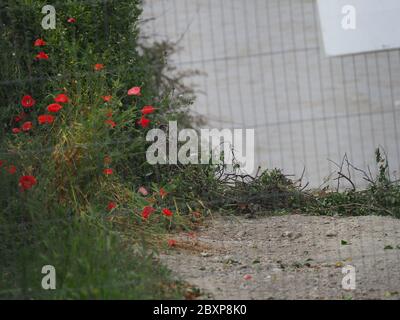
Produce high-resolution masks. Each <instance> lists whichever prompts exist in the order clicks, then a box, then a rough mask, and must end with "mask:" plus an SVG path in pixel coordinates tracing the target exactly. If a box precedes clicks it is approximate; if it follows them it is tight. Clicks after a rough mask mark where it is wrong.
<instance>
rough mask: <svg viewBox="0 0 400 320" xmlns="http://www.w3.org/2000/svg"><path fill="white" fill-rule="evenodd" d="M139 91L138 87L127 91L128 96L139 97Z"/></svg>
mask: <svg viewBox="0 0 400 320" xmlns="http://www.w3.org/2000/svg"><path fill="white" fill-rule="evenodd" d="M140 91H141V88H140V87H133V88H131V89H129V91H128V96H140V95H141V93H140Z"/></svg>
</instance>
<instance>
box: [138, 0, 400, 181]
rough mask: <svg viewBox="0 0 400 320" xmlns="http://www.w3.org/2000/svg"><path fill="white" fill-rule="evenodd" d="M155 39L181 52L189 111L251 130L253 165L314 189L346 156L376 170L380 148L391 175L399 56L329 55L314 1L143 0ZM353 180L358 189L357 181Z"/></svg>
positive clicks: (395, 158)
mask: <svg viewBox="0 0 400 320" xmlns="http://www.w3.org/2000/svg"><path fill="white" fill-rule="evenodd" d="M144 17H146V18H147V19H149V22H148V23H147V24H146V25H145V26H144V27H145V30H146V32H147V33H148V34H151V35H152V37H151V39H152V40H153V41H154V40H158V41H160V40H169V41H172V42H175V43H177V45H178V46H179V47H181V50H180V51H179V52H178V53H177V54H175V55H174V56H173V62H174V63H175V64H177V65H178V66H180V67H181V68H189V69H198V70H201V71H203V72H205V73H206V75H205V76H200V77H197V78H195V79H191V82H192V83H193V84H195V85H196V88H197V90H198V95H197V100H196V102H195V105H194V108H193V109H194V110H195V111H197V112H199V113H200V114H202V115H204V116H205V118H206V119H207V122H208V123H207V124H208V125H210V126H215V127H218V128H255V132H256V137H255V139H256V163H257V165H261V166H262V167H264V168H271V167H278V168H283V169H284V171H285V172H287V173H292V174H295V175H297V176H300V175H301V173H302V170H303V168H304V167H305V169H306V174H305V177H306V179H307V180H308V181H310V185H311V186H314V187H316V186H320V185H321V184H322V183H323V181H324V178H326V177H327V176H329V174H330V173H331V172H333V171H335V170H336V169H335V166H334V165H333V163H332V162H330V161H329V160H332V161H334V162H336V163H338V162H340V160H341V159H342V157H343V156H344V154H347V155H348V157H349V160H350V162H351V163H353V164H354V165H356V166H358V167H360V168H362V169H366V168H367V167H368V166H369V165H372V164H373V161H374V159H373V153H374V149H375V148H376V147H377V146H381V147H383V148H384V149H385V150H386V151H387V153H388V156H389V163H390V164H391V169H392V171H394V172H395V174H397V172H398V167H399V158H400V151H399V145H398V143H397V141H398V135H399V130H398V125H397V122H398V120H399V115H398V108H399V101H398V97H399V92H398V90H399V89H398V88H399V75H400V67H399V66H400V64H399V59H400V55H399V51H398V50H391V51H381V52H373V53H363V54H357V55H348V56H342V57H327V56H326V55H325V52H324V49H323V45H322V39H321V31H320V30H321V28H320V24H319V16H318V9H317V3H316V1H313V0H299V1H292V0H283V1H277V0H276V1H274V0H268V1H264V0H252V1H240V0H233V1H231V0H217V1H208V0H198V1H195V0H193V1H184V0H171V1H157V0H155V1H147V2H145V5H144ZM355 181H356V182H357V183H358V184H360V185H362V179H361V177H357V176H356V177H355Z"/></svg>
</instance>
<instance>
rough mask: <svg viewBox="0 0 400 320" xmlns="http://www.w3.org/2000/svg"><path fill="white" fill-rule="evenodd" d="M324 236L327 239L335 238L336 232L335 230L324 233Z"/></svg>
mask: <svg viewBox="0 0 400 320" xmlns="http://www.w3.org/2000/svg"><path fill="white" fill-rule="evenodd" d="M326 236H327V237H336V236H337V232H336V231H335V230H329V231H328V232H327V233H326Z"/></svg>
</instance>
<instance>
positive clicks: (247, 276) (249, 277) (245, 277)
mask: <svg viewBox="0 0 400 320" xmlns="http://www.w3.org/2000/svg"><path fill="white" fill-rule="evenodd" d="M252 278H253V277H252V276H251V275H250V274H245V275H244V277H243V279H244V280H251V279H252Z"/></svg>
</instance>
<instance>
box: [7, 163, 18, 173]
mask: <svg viewBox="0 0 400 320" xmlns="http://www.w3.org/2000/svg"><path fill="white" fill-rule="evenodd" d="M7 171H8V173H9V174H15V172H17V167H16V166H13V165H11V166H9V167H8V169H7Z"/></svg>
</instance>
